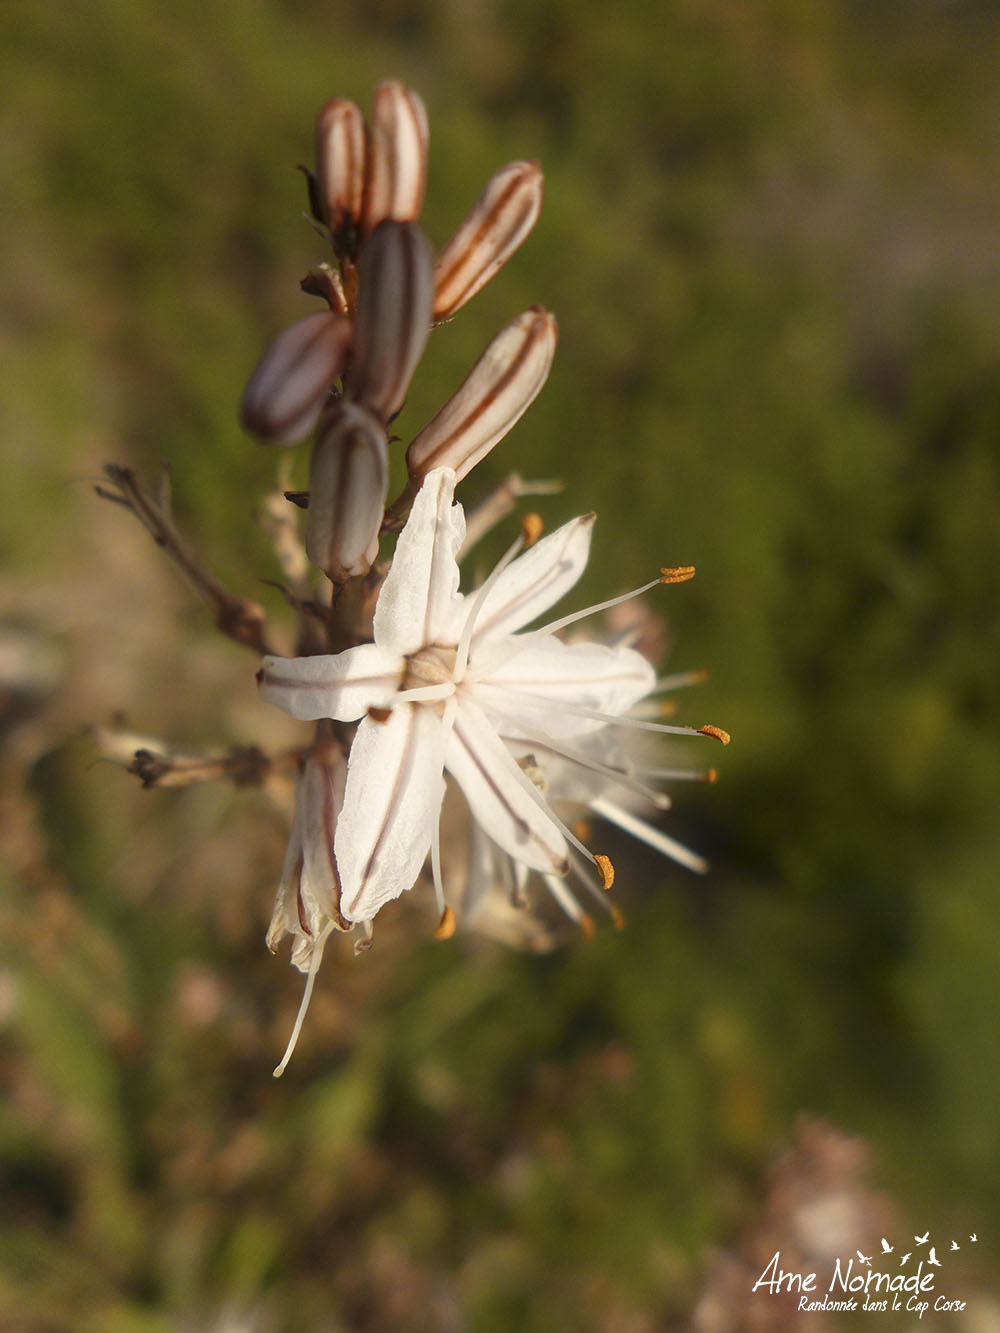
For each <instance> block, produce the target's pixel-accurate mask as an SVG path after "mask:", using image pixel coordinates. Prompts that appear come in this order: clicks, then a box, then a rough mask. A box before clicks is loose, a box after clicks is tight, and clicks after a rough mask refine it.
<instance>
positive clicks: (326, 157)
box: [316, 97, 367, 237]
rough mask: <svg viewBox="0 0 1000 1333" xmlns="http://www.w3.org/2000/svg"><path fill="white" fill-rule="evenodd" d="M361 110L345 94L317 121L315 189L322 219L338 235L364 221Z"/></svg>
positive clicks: (364, 145) (327, 107)
mask: <svg viewBox="0 0 1000 1333" xmlns="http://www.w3.org/2000/svg"><path fill="white" fill-rule="evenodd" d="M366 138H367V136H366V132H365V118H364V114H363V113H362V110H361V108H360V107H359V106H357V105H356V104H355V103H354V102H350V101H348V100H347V98H346V97H335V98H334V99H333V100H332V101H330V102H327V104H326V106H324V108H323V110H322V111H321V112H320V113H319V117H318V119H317V121H316V192H317V196H318V202H319V206H320V211H321V216H322V220H323V221H324V222H325V223H326V224H327V226H328V227H329V228H330V230H331V232H332V233H333V235H334V236H335V237H336V236H337V235H339V234H343V233H344V232H351V233H353V232H354V231H355V230H356V229H357V227H358V225H359V224H360V221H361V208H362V201H363V198H364V190H365V158H366V153H367V144H366Z"/></svg>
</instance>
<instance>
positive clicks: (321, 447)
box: [306, 402, 389, 583]
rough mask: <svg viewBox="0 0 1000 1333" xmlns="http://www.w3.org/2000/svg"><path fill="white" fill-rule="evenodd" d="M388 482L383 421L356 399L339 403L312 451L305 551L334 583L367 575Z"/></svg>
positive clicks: (374, 549)
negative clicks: (351, 401)
mask: <svg viewBox="0 0 1000 1333" xmlns="http://www.w3.org/2000/svg"><path fill="white" fill-rule="evenodd" d="M388 485H389V456H388V448H387V442H386V435H385V430H384V429H383V427H382V424H381V422H379V421H377V420H376V419H375V417H374V416H373V415H372V414H371V412H369V411H368V410H367V408H364V407H360V406H358V405H357V404H355V403H346V402H345V403H338V404H337V405H336V406H335V407H334V408H332V409H331V412H330V415H329V418H328V419H327V420H325V421H324V424H323V427H322V428H321V430H320V433H319V438H318V439H317V441H316V448H315V450H314V451H313V456H312V466H311V469H310V475H309V509H308V511H307V516H306V551H307V553H308V555H309V559H310V560H311V561H312V562H313V564H314V565H318V566H319V568H320V569H322V570H323V571H324V572H325V573H326V575H327V577H328V578H330V579H331V580H332V581H333V582H334V583H344V582H346V581H347V580H348V579H349V578H354V577H355V576H357V575H360V574H367V573H368V571H369V569H371V567H372V564H373V562H374V560H375V558H376V556H377V555H378V536H379V529H380V527H381V525H382V514H383V511H384V508H385V495H386V489H387V487H388Z"/></svg>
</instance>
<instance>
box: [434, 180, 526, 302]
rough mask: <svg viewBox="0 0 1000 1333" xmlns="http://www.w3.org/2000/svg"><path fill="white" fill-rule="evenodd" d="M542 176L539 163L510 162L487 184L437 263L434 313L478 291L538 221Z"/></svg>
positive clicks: (464, 300) (435, 268)
mask: <svg viewBox="0 0 1000 1333" xmlns="http://www.w3.org/2000/svg"><path fill="white" fill-rule="evenodd" d="M542 193H543V181H542V172H541V168H540V167H539V165H538V163H537V162H511V163H510V164H509V165H508V166H506V167H502V168H501V169H500V170H499V171H498V172H497V173H496V175H495V176H493V177H492V179H491V180H490V181H489V182H488V183H487V186H486V189H485V190H483V192H482V194H481V195H480V196H479V198H478V199H477V200H476V202H475V204H474V205H473V208H472V211H471V212H470V214H469V216H468V217H467V218H466V219H465V221H464V222H463V223H462V225H461V226H460V227H459V229H458V231H457V232H456V233H455V235H454V236H453V237H452V238H451V240H450V241H449V242H448V244H447V245H446V246H445V247H444V249H443V250H442V251H441V253H440V255H438V258H437V263H436V264H435V265H434V318H435V319H445V318H447V316H449V315H453V314H454V313H455V311H456V310H459V309H460V308H461V307H462V306H463V305H465V303H466V301H468V300H469V299H470V298H471V297H473V296H475V294H476V292H478V291H479V289H480V288H481V287H485V285H486V284H487V283H488V282H489V280H490V278H492V277H493V275H494V274H495V273H496V272H497V271H498V270H499V269H500V268H501V267H502V266H503V265H504V264H505V263H506V262H507V260H508V259H509V258H510V257H511V255H512V254H513V253H514V251H515V250H516V249H517V247H518V246H519V245H520V244H521V242H522V241H523V240H524V239H525V237H526V236H527V235H528V233H529V232H530V231H531V229H532V227H533V226H534V225H535V223H536V222H537V221H538V215H539V213H540V212H541V208H542Z"/></svg>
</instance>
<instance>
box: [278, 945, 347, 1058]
mask: <svg viewBox="0 0 1000 1333" xmlns="http://www.w3.org/2000/svg"><path fill="white" fill-rule="evenodd" d="M332 929H333V925H332V923H331V924H330V925H329V926H327V928H326V929H325V930H324V931H323V933H322V935H320V936H319V938H318V939H317V940H316V943H315V944H314V945H313V952H312V958H311V959H310V960H309V974H308V976H307V977H306V986H305V990H304V991H303V993H302V1001H301V1003H300V1004H299V1012H298V1013H297V1014H296V1016H295V1025H294V1027H293V1028H292V1035H291V1036H290V1037H289V1039H288V1045H287V1046H286V1047H285V1054H284V1055H283V1056H282V1057H281V1062H280V1064H277V1065H276V1066H275V1068H274V1071H273V1077H274V1078H281V1076H282V1074H283V1073H284V1072H285V1070H286V1069H287V1067H288V1062H289V1060H290V1059H291V1058H292V1052H293V1051H294V1050H295V1046H296V1043H297V1042H298V1039H299V1033H300V1032H301V1031H302V1024H303V1023H304V1022H305V1017H306V1011H307V1010H308V1008H309V1001H310V1000H311V999H312V993H313V986H314V985H315V984H316V973H317V972H318V971H319V965H320V963H321V962H322V961H323V948H324V945H325V944H326V937H327V935H329V933H330V931H331V930H332Z"/></svg>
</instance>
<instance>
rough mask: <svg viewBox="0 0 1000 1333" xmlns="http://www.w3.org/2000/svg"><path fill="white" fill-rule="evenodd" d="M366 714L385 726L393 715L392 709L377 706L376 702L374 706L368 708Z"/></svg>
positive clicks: (381, 725)
mask: <svg viewBox="0 0 1000 1333" xmlns="http://www.w3.org/2000/svg"><path fill="white" fill-rule="evenodd" d="M366 716H367V717H370V718H371V720H372V721H373V722H377V723H378V724H379V726H380V727H384V726H385V724H386V723H387V722H388V721H389V719H390V717H392V709H391V708H377V707H376V706H375V705H374V704H372V706H371V707H370V708H369V709H368V710H367V713H366Z"/></svg>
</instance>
